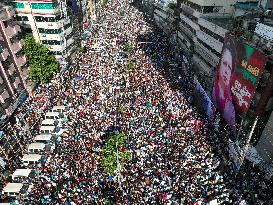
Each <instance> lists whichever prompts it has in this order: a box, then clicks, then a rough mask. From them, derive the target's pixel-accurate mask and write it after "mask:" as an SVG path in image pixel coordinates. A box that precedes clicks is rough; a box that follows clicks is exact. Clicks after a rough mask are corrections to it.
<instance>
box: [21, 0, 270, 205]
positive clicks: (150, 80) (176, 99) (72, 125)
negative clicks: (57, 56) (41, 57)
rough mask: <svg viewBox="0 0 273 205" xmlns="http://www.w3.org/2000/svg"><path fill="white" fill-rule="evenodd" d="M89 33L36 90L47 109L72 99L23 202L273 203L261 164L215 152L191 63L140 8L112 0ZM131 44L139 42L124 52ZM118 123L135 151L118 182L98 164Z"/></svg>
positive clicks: (217, 147)
mask: <svg viewBox="0 0 273 205" xmlns="http://www.w3.org/2000/svg"><path fill="white" fill-rule="evenodd" d="M85 41H86V42H85V48H86V53H83V55H82V56H80V57H79V59H78V60H77V61H75V62H74V63H73V64H72V65H71V66H70V68H69V69H67V70H66V71H64V72H62V73H60V74H58V75H57V76H56V77H55V78H54V79H53V80H52V81H51V82H50V83H49V84H45V85H41V86H39V87H38V88H37V90H36V91H35V94H34V95H37V94H42V96H44V99H43V100H41V102H46V103H45V105H44V104H43V103H42V105H40V106H38V107H40V109H48V110H50V108H51V107H52V106H54V105H65V106H66V107H68V108H69V110H68V111H67V112H66V113H65V115H66V116H67V122H66V124H65V125H64V126H65V127H66V129H67V131H66V132H65V133H64V134H63V135H62V136H61V140H59V141H58V142H57V143H56V146H55V150H54V151H53V152H51V153H46V154H45V156H46V158H47V160H46V162H44V163H41V164H40V165H39V166H38V167H37V170H38V177H37V178H35V179H33V180H31V183H32V188H31V190H30V191H29V192H28V193H27V197H21V198H20V199H19V200H20V202H21V203H23V204H71V205H73V204H105V203H106V201H108V202H109V203H110V202H111V203H114V204H132V205H133V204H207V203H209V202H211V201H213V200H217V202H218V203H219V204H255V203H258V202H259V203H260V201H263V202H265V203H264V204H270V203H271V204H272V203H273V202H272V198H273V197H272V192H271V191H268V190H267V189H268V188H269V187H272V186H271V184H267V182H266V181H265V180H263V179H262V176H261V175H259V174H257V173H259V172H257V171H249V170H254V169H253V168H251V166H250V165H248V166H247V169H249V170H248V174H246V173H244V172H239V173H238V174H236V173H235V171H234V170H232V169H231V167H232V166H231V164H230V162H228V161H223V159H222V157H221V156H220V155H218V154H217V151H218V152H219V150H223V151H222V153H221V154H225V147H223V146H221V142H220V141H221V139H219V136H217V132H215V131H214V130H213V129H212V128H210V127H209V123H208V121H207V120H206V119H205V118H204V117H202V116H201V115H199V114H197V112H196V109H195V107H194V105H193V103H192V102H193V100H192V97H191V96H192V75H191V73H190V71H189V70H188V71H187V72H185V70H184V71H182V70H181V69H180V65H181V64H182V62H180V60H181V59H182V58H179V57H178V58H177V55H176V54H175V52H174V51H173V49H172V46H171V45H170V44H169V42H168V38H167V37H166V36H165V35H164V33H163V32H162V31H161V30H160V29H158V28H157V27H156V26H155V25H154V24H152V23H148V21H147V17H145V16H144V15H143V13H142V12H140V11H138V10H137V9H136V8H134V7H133V6H132V5H131V4H129V2H128V1H126V0H120V1H117V0H110V1H109V2H108V4H107V6H106V7H105V8H99V9H98V19H97V23H96V25H93V26H92V34H91V37H90V38H88V39H86V40H85ZM125 44H129V45H131V46H132V48H133V50H132V51H131V52H126V51H125V48H124V45H125ZM170 62H171V63H170ZM129 64H130V65H131V66H128V65H129ZM31 99H32V98H31ZM30 103H31V104H33V102H26V103H25V105H24V106H27V107H28V108H29V107H30ZM41 111H42V110H41ZM31 113H33V112H31ZM24 119H25V118H24ZM19 121H20V119H19ZM24 121H25V120H24ZM18 124H20V123H18ZM23 125H24V124H23ZM23 125H21V124H20V126H23ZM17 126H19V125H17ZM113 128H114V129H117V130H119V132H122V133H124V134H125V135H126V136H127V141H126V148H127V149H128V150H129V151H130V153H131V155H132V159H130V160H128V161H126V162H125V163H124V166H123V167H122V169H121V173H120V175H121V179H120V183H118V180H117V177H113V176H109V175H108V174H107V173H105V172H104V169H103V167H102V166H101V159H102V152H101V150H102V146H103V145H104V143H105V142H104V136H105V134H106V133H107V132H108V131H109V130H111V129H113ZM38 132H39V130H38V129H37V128H36V127H35V128H34V129H33V130H32V131H31V134H32V135H35V134H38ZM245 166H246V165H245ZM270 200H271V201H270Z"/></svg>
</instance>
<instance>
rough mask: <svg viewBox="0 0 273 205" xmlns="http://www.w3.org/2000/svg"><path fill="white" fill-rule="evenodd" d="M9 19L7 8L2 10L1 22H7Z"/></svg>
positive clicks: (0, 10)
mask: <svg viewBox="0 0 273 205" xmlns="http://www.w3.org/2000/svg"><path fill="white" fill-rule="evenodd" d="M8 19H9V13H8V11H7V10H6V9H5V8H2V9H0V20H1V21H7V20H8Z"/></svg>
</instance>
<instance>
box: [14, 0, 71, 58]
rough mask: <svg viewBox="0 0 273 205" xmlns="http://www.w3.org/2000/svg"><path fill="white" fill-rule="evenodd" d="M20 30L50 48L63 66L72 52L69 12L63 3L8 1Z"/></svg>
mask: <svg viewBox="0 0 273 205" xmlns="http://www.w3.org/2000/svg"><path fill="white" fill-rule="evenodd" d="M9 5H10V6H12V7H13V8H15V11H16V20H17V22H18V23H19V24H20V25H21V26H22V28H23V30H24V31H25V32H27V33H30V34H32V35H33V36H34V37H35V39H36V40H37V41H38V42H40V43H41V44H43V45H45V46H46V47H48V48H49V50H50V52H51V53H52V54H54V55H55V57H56V59H57V60H58V61H60V62H61V63H62V62H65V59H66V58H67V57H68V56H70V54H71V52H72V50H73V43H74V41H75V40H74V35H75V32H74V30H73V19H72V17H71V16H72V13H73V11H72V9H71V8H70V7H69V6H68V1H66V0H49V1H48V0H43V1H38V0H27V1H26V0H24V1H23V0H21V1H20V0H19V1H17V0H16V1H10V2H9Z"/></svg>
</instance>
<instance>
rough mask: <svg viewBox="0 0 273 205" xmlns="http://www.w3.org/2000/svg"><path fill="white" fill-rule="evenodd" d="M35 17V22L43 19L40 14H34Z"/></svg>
mask: <svg viewBox="0 0 273 205" xmlns="http://www.w3.org/2000/svg"><path fill="white" fill-rule="evenodd" d="M34 18H35V21H37V22H43V21H44V18H43V17H42V16H34Z"/></svg>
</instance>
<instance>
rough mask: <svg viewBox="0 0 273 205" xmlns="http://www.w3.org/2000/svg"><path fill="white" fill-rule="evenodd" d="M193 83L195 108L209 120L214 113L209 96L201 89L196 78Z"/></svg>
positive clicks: (212, 117)
mask: <svg viewBox="0 0 273 205" xmlns="http://www.w3.org/2000/svg"><path fill="white" fill-rule="evenodd" d="M194 83H195V95H196V100H195V102H196V104H197V108H198V109H199V110H200V111H201V112H202V113H203V114H205V116H206V117H207V119H208V120H209V121H212V120H213V119H214V115H215V107H214V105H213V104H212V102H211V100H210V98H209V96H208V95H207V93H206V91H205V90H204V89H203V87H202V86H201V84H200V83H199V82H198V80H197V79H195V81H194Z"/></svg>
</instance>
